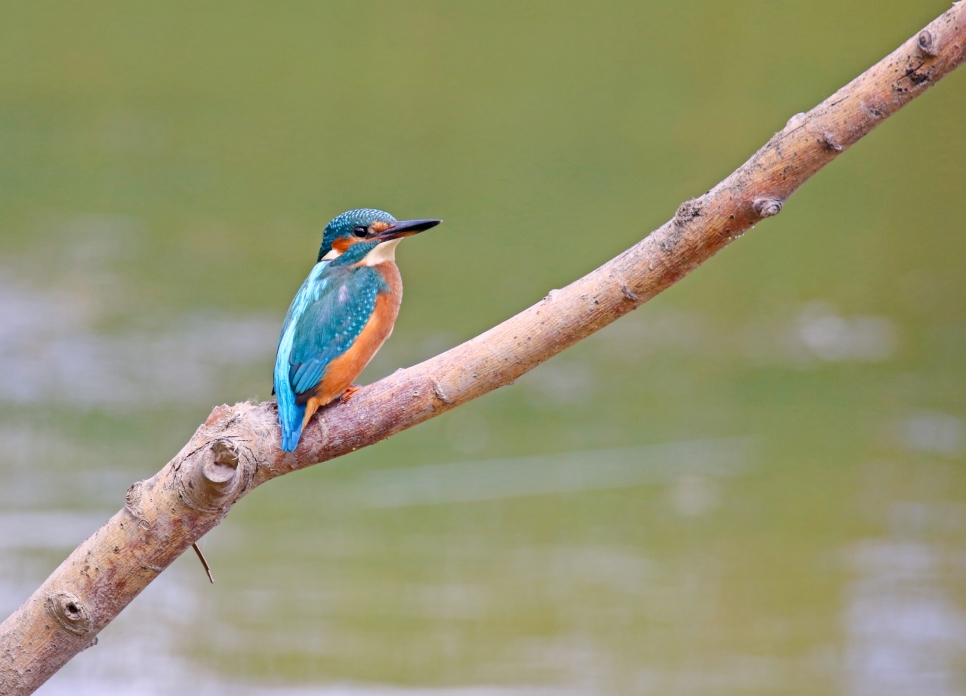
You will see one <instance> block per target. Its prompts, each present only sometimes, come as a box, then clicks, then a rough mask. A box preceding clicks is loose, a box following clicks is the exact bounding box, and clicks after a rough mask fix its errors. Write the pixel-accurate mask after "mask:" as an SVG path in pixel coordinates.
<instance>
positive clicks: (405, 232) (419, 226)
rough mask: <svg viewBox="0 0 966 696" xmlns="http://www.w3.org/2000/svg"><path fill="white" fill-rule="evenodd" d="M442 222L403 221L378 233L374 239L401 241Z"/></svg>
mask: <svg viewBox="0 0 966 696" xmlns="http://www.w3.org/2000/svg"><path fill="white" fill-rule="evenodd" d="M441 222H442V220H403V221H402V222H397V223H396V224H395V225H393V226H392V227H390V228H389V229H388V230H385V231H384V232H380V233H379V234H378V235H376V239H378V240H380V241H383V242H387V241H389V240H390V239H401V238H402V237H410V236H412V235H414V234H419V233H420V232H423V231H425V230H428V229H429V228H430V227H436V225H438V224H439V223H441Z"/></svg>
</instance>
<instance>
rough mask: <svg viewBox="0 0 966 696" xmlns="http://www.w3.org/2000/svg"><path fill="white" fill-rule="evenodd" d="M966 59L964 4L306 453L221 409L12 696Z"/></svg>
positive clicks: (581, 328) (153, 490) (48, 636)
mask: <svg viewBox="0 0 966 696" xmlns="http://www.w3.org/2000/svg"><path fill="white" fill-rule="evenodd" d="M964 57H966V3H962V2H961V3H957V4H956V5H954V6H953V7H952V8H951V9H950V10H949V11H947V12H946V13H945V14H943V15H942V16H940V17H939V18H938V19H936V20H935V21H934V22H932V23H931V24H929V26H927V27H926V28H925V29H923V30H922V31H921V32H919V33H918V34H916V36H914V37H912V38H911V39H909V40H908V41H906V43H905V44H903V45H902V46H901V47H900V48H899V49H897V50H896V51H895V52H894V53H892V54H891V55H889V56H887V57H886V58H885V59H883V60H882V61H880V62H879V63H877V64H876V65H874V66H873V67H872V68H870V69H869V70H867V71H866V72H864V73H863V74H862V75H860V76H859V77H858V78H856V79H855V80H853V81H852V82H851V83H849V84H848V85H846V86H845V87H843V88H842V89H840V90H839V91H838V92H836V93H835V94H833V95H832V96H831V97H829V98H828V99H826V100H825V101H824V102H822V103H821V104H819V105H818V106H817V107H815V108H814V109H812V110H811V111H810V112H808V113H807V114H797V115H795V116H793V117H792V118H791V119H790V120H789V121H788V124H787V125H786V126H785V128H784V129H783V130H782V131H781V132H779V133H776V134H775V136H774V137H773V138H772V139H771V140H770V141H769V142H768V143H767V144H766V145H765V146H764V147H763V148H762V149H761V150H759V151H758V152H757V153H755V155H754V156H753V157H752V158H751V159H749V160H748V161H747V162H746V163H745V164H743V165H742V166H741V167H740V168H739V169H738V170H736V171H735V172H734V173H733V174H732V175H731V176H729V177H728V178H727V179H725V180H724V181H722V182H721V183H720V184H718V185H717V186H715V187H714V189H712V190H711V191H709V192H708V193H706V194H705V195H703V196H701V197H700V198H696V199H694V200H690V201H687V202H686V203H684V204H683V205H681V207H680V208H678V211H677V213H676V214H675V216H674V218H672V219H671V220H670V221H669V222H668V223H666V224H665V225H663V226H662V227H660V228H659V229H657V230H655V231H654V232H652V233H651V234H650V235H649V236H648V237H647V238H646V239H644V240H643V241H641V242H640V243H638V244H636V245H635V246H634V247H632V248H631V249H628V250H627V251H625V252H624V253H622V254H620V255H619V256H617V257H616V258H614V259H612V260H611V261H609V262H608V263H606V264H604V265H603V266H601V267H600V268H598V269H597V270H595V271H593V272H592V273H590V274H588V275H586V276H584V277H583V278H581V279H580V280H577V281H576V282H574V283H572V284H571V285H569V286H567V287H566V288H563V289H561V290H554V291H551V292H550V294H549V295H547V297H546V298H544V299H543V300H542V301H541V302H539V303H537V304H536V305H534V306H532V307H530V308H529V309H527V310H525V311H523V312H521V313H520V314H518V315H516V316H515V317H512V318H511V319H508V320H507V321H505V322H503V323H502V324H500V325H499V326H496V327H494V328H492V329H490V330H489V331H487V332H486V333H484V334H482V335H480V336H478V337H476V338H474V339H472V340H470V341H467V342H466V343H464V344H463V345H460V346H458V347H456V348H454V349H452V350H450V351H447V352H446V353H443V354H442V355H438V356H436V357H435V358H432V359H430V360H427V361H426V362H424V363H421V364H419V365H416V366H415V367H412V368H409V369H408V370H403V371H400V372H397V373H395V374H393V375H392V376H390V377H387V378H386V379H384V380H382V381H380V382H377V383H376V384H373V385H371V386H369V387H366V388H364V389H361V390H360V391H358V392H357V393H356V394H355V395H354V396H353V398H352V400H351V401H350V402H349V403H348V404H339V403H338V402H337V403H336V404H335V405H333V406H332V407H330V408H326V409H324V410H323V411H322V412H321V413H320V414H319V415H318V416H317V417H316V418H315V419H314V420H313V421H312V423H311V424H310V425H309V427H308V428H307V430H306V432H305V433H304V435H303V437H302V441H301V443H300V445H299V447H298V449H297V450H296V451H295V452H294V453H286V452H283V451H282V450H281V448H280V446H279V429H278V426H277V423H276V420H277V416H276V408H275V403H274V402H265V403H259V404H253V403H243V404H238V405H236V406H233V407H228V406H219V407H218V408H216V409H215V410H214V411H212V413H211V415H210V416H209V418H208V420H207V421H206V422H205V423H204V425H202V426H201V427H200V428H199V429H198V431H197V432H196V433H195V434H194V436H193V437H192V438H191V441H190V442H189V443H188V444H187V446H186V447H185V448H184V449H183V450H182V451H181V452H180V453H179V454H178V455H177V456H176V457H175V458H174V459H172V460H171V462H170V463H168V464H167V466H165V467H164V468H163V469H162V470H161V471H160V472H159V473H158V474H157V475H155V476H154V477H152V478H151V479H148V480H147V481H140V482H138V483H135V484H134V485H133V486H131V488H130V490H129V491H128V494H127V501H126V503H125V506H124V508H123V509H122V510H121V511H120V512H118V513H117V514H115V515H114V516H113V517H112V518H111V519H110V520H108V521H107V522H106V523H105V524H104V526H103V527H101V528H100V529H99V530H98V531H97V532H96V533H95V534H94V535H93V536H92V537H91V538H89V539H88V540H87V541H85V542H84V543H82V544H81V545H80V546H79V547H78V548H77V549H76V550H75V551H74V552H73V553H72V554H71V555H70V556H69V557H68V558H67V560H65V561H64V562H63V563H62V564H61V565H60V567H59V568H57V570H55V571H54V572H53V573H52V574H51V576H50V577H49V578H48V579H47V581H46V582H44V584H43V585H42V586H41V587H40V588H39V589H38V590H37V591H36V592H35V593H34V594H33V596H31V597H30V599H28V600H27V602H26V603H25V604H24V605H23V606H22V607H21V608H20V609H18V610H17V611H16V612H15V613H14V614H13V615H12V616H11V617H10V618H8V619H7V620H6V621H5V622H4V623H3V624H2V625H0V695H2V696H13V695H14V694H18V695H19V694H29V693H32V692H33V691H34V690H35V689H37V688H38V687H39V686H40V685H41V684H43V683H44V682H45V681H46V680H47V679H48V678H49V677H50V676H51V675H52V674H54V673H55V672H56V671H57V670H58V669H60V667H62V666H63V665H64V664H65V663H66V662H67V661H68V660H70V659H71V657H73V656H74V655H76V654H77V653H78V652H80V651H82V650H84V649H85V648H87V647H90V646H91V645H92V644H93V643H94V642H95V641H96V635H97V633H98V631H100V630H101V629H102V628H104V626H106V625H107V624H108V623H109V622H110V621H111V620H113V619H114V617H115V616H117V615H118V614H119V613H120V612H121V610H122V609H123V608H124V607H125V606H127V604H128V603H129V602H130V601H131V600H133V599H134V598H135V597H136V596H137V595H138V593H140V592H141V590H143V589H144V588H145V587H146V586H147V585H148V583H150V582H151V581H152V580H154V578H155V577H157V575H158V574H159V573H160V572H161V571H162V570H164V569H165V568H166V567H167V566H168V565H169V564H170V563H171V562H172V561H174V559H175V558H177V557H178V556H180V555H181V554H182V553H183V552H184V551H185V550H187V549H188V548H189V547H190V546H191V545H192V544H193V543H194V542H196V541H197V540H198V539H200V538H201V537H202V536H203V535H204V534H205V533H206V532H208V530H210V529H211V528H212V527H214V526H215V525H217V524H218V523H219V522H220V521H221V520H222V518H224V516H225V515H226V514H227V512H228V510H229V509H230V508H231V506H232V505H233V504H234V503H236V502H237V501H238V500H239V499H240V498H241V497H242V496H243V495H245V494H246V493H247V492H248V491H250V490H251V489H252V488H254V487H255V486H258V485H259V484H261V483H264V482H265V481H268V480H269V479H272V478H274V477H276V476H280V475H282V474H286V473H288V472H290V471H294V470H296V469H301V468H304V467H307V466H310V465H312V464H315V463H317V462H322V461H326V460H328V459H332V458H334V457H338V456H341V455H343V454H346V453H348V452H351V451H353V450H356V449H359V448H360V447H365V446H367V445H371V444H373V443H375V442H379V441H380V440H383V439H385V438H387V437H389V436H390V435H394V434H395V433H398V432H399V431H401V430H405V429H406V428H410V427H412V426H414V425H416V424H418V423H422V422H423V421H425V420H428V419H430V418H433V417H434V416H437V415H439V414H441V413H443V412H445V411H448V410H449V409H451V408H455V407H457V406H459V405H460V404H463V403H466V402H467V401H470V400H471V399H475V398H476V397H478V396H481V395H483V394H486V393H487V392H490V391H493V390H494V389H496V388H498V387H501V386H504V385H506V384H510V383H511V382H513V381H514V380H516V379H517V378H518V377H520V376H521V375H523V374H524V373H526V372H527V371H529V370H531V369H532V368H534V367H535V366H537V365H539V364H540V363H542V362H544V361H545V360H547V359H549V358H551V357H553V356H554V355H556V354H557V353H559V352H560V351H562V350H564V349H565V348H567V347H569V346H571V345H573V344H574V343H576V342H578V341H580V340H581V339H583V338H585V337H587V336H589V335H590V334H592V333H594V332H595V331H597V330H598V329H600V328H602V327H604V326H606V325H607V324H609V323H611V322H612V321H614V320H615V319H618V318H619V317H621V316H623V315H624V314H626V313H627V312H629V311H631V310H632V309H635V308H636V307H638V306H639V305H640V304H642V303H643V302H646V301H647V300H649V299H650V298H652V297H654V296H655V295H657V294H658V293H659V292H661V291H662V290H664V289H665V288H667V287H669V286H670V285H672V284H673V283H675V282H677V281H678V280H680V279H681V278H683V277H684V276H686V275H687V274H688V273H690V272H691V271H692V270H694V269H695V268H697V267H698V266H699V265H700V264H701V263H703V262H704V261H706V260H708V259H709V258H710V257H711V256H713V255H714V254H715V253H716V252H717V251H718V250H719V249H722V248H723V247H725V246H726V245H727V244H729V243H730V242H731V241H732V240H734V239H735V238H737V237H738V236H740V235H741V234H742V233H744V232H745V231H746V230H748V229H749V228H751V227H752V226H753V225H755V224H756V223H758V222H760V221H761V220H762V219H764V218H767V217H771V216H773V215H777V214H778V213H779V212H781V210H782V206H783V204H784V203H785V201H787V200H788V198H789V196H791V195H792V193H794V192H795V190H796V189H797V188H798V187H799V186H801V185H802V184H803V183H804V182H805V181H807V180H808V179H809V178H810V177H811V176H812V175H813V174H815V173H816V172H817V171H818V170H819V169H821V168H822V167H824V166H825V165H826V164H828V163H829V162H831V161H832V160H833V159H835V158H836V157H838V156H839V155H840V154H841V153H842V152H844V151H845V150H847V149H848V148H849V147H851V146H852V144H854V143H855V142H856V141H857V140H859V139H860V138H862V137H863V136H864V135H866V134H867V133H868V132H869V131H871V130H872V129H873V128H875V126H877V125H878V124H879V123H881V122H882V121H883V120H884V119H886V118H887V117H889V116H891V115H892V114H894V113H895V112H896V111H898V110H899V109H900V108H901V107H902V106H904V105H905V104H907V103H908V102H909V101H911V100H912V99H914V98H915V97H917V96H919V95H920V94H922V93H923V92H924V91H925V90H926V89H928V88H929V87H931V86H932V85H933V84H934V83H935V82H937V81H938V80H939V79H941V78H942V77H944V76H945V75H947V74H948V73H949V72H950V71H951V70H953V69H954V68H955V67H956V66H958V65H959V64H960V63H961V62H962V61H963V59H964Z"/></svg>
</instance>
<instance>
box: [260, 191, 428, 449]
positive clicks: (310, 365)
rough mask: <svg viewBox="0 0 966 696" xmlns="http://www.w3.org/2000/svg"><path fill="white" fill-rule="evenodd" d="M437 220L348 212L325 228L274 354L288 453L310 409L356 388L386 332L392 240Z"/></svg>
mask: <svg viewBox="0 0 966 696" xmlns="http://www.w3.org/2000/svg"><path fill="white" fill-rule="evenodd" d="M441 222H442V220H437V219H422V220H404V221H401V222H400V221H399V220H396V218H394V217H393V216H392V215H390V214H389V213H386V212H384V211H382V210H376V209H374V208H359V209H356V210H349V211H347V212H345V213H342V214H341V215H339V216H337V217H335V218H333V219H332V221H331V222H329V224H328V225H326V226H325V231H324V233H323V235H322V244H321V246H320V247H319V257H318V260H317V261H316V264H315V266H313V267H312V270H311V271H310V272H309V275H308V277H307V278H306V279H305V282H304V283H302V287H301V288H300V289H299V291H298V293H296V295H295V298H294V299H293V300H292V304H291V306H290V307H289V308H288V313H287V314H286V315H285V321H284V322H283V323H282V331H281V335H280V336H279V339H278V352H277V353H276V357H275V373H274V386H275V388H274V390H273V393H274V394H275V395H276V398H277V400H278V421H279V425H280V426H281V429H282V449H283V450H284V451H286V452H293V451H295V448H296V447H297V446H298V443H299V440H300V438H301V436H302V431H303V429H304V428H305V426H306V425H307V424H308V422H309V420H310V419H311V418H312V415H313V414H314V413H315V412H316V411H317V410H318V409H319V408H320V407H322V406H325V405H326V404H329V403H331V402H332V401H335V399H337V398H338V397H340V396H341V397H342V399H343V401H346V400H348V399H349V397H350V396H351V395H352V393H353V392H354V391H355V390H356V389H358V387H357V386H355V385H353V381H354V380H355V379H356V377H358V376H359V374H360V373H361V372H362V370H363V369H364V368H365V366H366V365H368V364H369V361H370V360H372V357H373V356H374V355H375V354H376V352H377V351H378V350H379V348H381V347H382V344H383V342H385V340H386V339H387V338H389V334H391V333H392V328H393V324H395V322H396V317H397V316H398V315H399V306H400V304H401V302H402V277H401V276H400V274H399V268H398V267H397V266H396V246H397V245H398V244H399V242H400V241H401V240H402V239H403V238H404V237H409V236H411V235H414V234H418V233H419V232H422V231H424V230H428V229H430V228H431V227H435V226H436V225H438V224H439V223H441Z"/></svg>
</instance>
